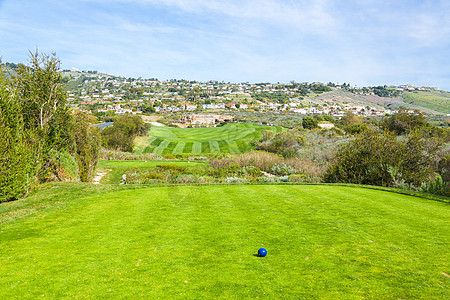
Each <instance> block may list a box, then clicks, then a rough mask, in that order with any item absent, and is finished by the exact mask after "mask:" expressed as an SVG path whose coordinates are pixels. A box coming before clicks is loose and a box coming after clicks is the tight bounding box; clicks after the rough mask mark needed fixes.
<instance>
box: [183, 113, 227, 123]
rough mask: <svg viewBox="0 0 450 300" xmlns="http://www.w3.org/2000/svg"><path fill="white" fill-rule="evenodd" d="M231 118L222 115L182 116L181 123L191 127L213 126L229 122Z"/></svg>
mask: <svg viewBox="0 0 450 300" xmlns="http://www.w3.org/2000/svg"><path fill="white" fill-rule="evenodd" d="M232 120H233V117H231V116H223V115H182V116H181V117H180V121H181V123H184V124H191V125H214V124H219V123H221V122H231V121H232Z"/></svg>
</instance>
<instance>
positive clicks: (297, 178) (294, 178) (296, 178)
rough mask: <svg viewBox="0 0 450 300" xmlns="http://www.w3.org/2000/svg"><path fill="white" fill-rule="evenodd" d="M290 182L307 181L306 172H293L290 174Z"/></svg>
mask: <svg viewBox="0 0 450 300" xmlns="http://www.w3.org/2000/svg"><path fill="white" fill-rule="evenodd" d="M288 179H289V182H305V181H306V175H305V174H292V175H289V178H288Z"/></svg>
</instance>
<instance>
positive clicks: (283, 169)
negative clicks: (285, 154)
mask: <svg viewBox="0 0 450 300" xmlns="http://www.w3.org/2000/svg"><path fill="white" fill-rule="evenodd" d="M270 173H271V174H275V175H280V176H286V175H292V174H295V173H297V170H295V169H294V168H293V167H292V166H289V165H287V164H286V163H284V162H283V163H281V164H275V165H273V166H272V168H271V169H270Z"/></svg>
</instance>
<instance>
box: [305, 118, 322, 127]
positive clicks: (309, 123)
mask: <svg viewBox="0 0 450 300" xmlns="http://www.w3.org/2000/svg"><path fill="white" fill-rule="evenodd" d="M317 124H319V121H318V120H317V119H315V118H313V117H310V116H306V117H304V118H303V120H302V126H303V128H305V129H314V128H317V127H319V126H318V125H317Z"/></svg>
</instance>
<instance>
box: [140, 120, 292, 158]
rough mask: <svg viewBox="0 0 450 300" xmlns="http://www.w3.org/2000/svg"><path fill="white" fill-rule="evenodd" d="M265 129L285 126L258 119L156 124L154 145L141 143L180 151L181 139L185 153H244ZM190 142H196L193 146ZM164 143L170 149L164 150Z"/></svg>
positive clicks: (273, 129)
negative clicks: (186, 125)
mask: <svg viewBox="0 0 450 300" xmlns="http://www.w3.org/2000/svg"><path fill="white" fill-rule="evenodd" d="M263 130H272V131H274V132H279V131H283V130H285V129H284V128H282V127H276V126H272V127H268V126H262V125H257V124H254V123H229V124H226V125H224V126H220V127H209V128H172V127H152V128H151V129H150V135H151V136H153V137H152V138H151V139H150V141H149V143H150V145H151V146H154V147H153V148H152V147H143V146H142V145H141V144H139V145H140V146H139V147H140V148H139V149H145V152H152V151H153V152H154V153H156V154H161V153H163V154H170V153H180V152H179V151H180V150H179V149H181V145H180V146H179V148H177V145H178V143H179V142H184V143H185V146H184V147H183V148H182V150H181V151H182V153H217V152H224V153H242V152H247V151H249V150H251V149H252V148H253V146H252V144H251V140H253V139H257V138H259V137H260V136H261V132H262V131H263ZM163 140H164V141H166V140H168V141H169V144H167V143H164V144H162V141H163ZM243 140H246V141H243ZM219 141H225V143H228V144H229V145H231V148H230V147H226V146H225V143H224V142H219ZM188 143H194V144H193V145H192V146H189V144H188ZM196 143H198V144H196ZM160 147H165V148H166V149H165V150H161V149H160ZM152 149H154V150H152ZM175 149H176V150H175ZM136 151H139V150H138V149H137V150H136Z"/></svg>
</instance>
